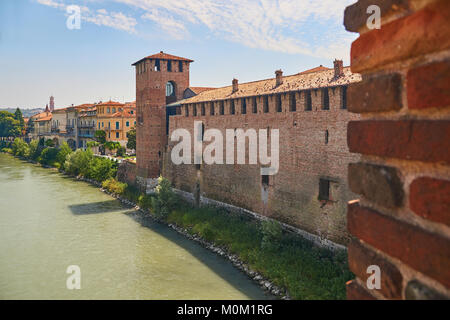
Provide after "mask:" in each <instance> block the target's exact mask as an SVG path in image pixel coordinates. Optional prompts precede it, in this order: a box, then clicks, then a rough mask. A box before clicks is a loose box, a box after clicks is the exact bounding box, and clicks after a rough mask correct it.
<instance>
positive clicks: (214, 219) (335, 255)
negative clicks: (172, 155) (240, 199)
mask: <svg viewBox="0 0 450 320" xmlns="http://www.w3.org/2000/svg"><path fill="white" fill-rule="evenodd" d="M36 144H37V143H36V142H34V143H33V142H32V143H30V145H28V144H26V145H25V144H23V143H22V142H21V141H16V142H15V144H13V145H11V146H5V147H4V150H3V151H6V152H9V153H12V154H13V155H15V156H17V157H20V158H22V159H24V158H25V159H29V160H32V161H37V162H39V163H41V164H43V165H51V166H54V167H57V168H59V169H60V170H61V171H62V172H64V173H66V174H69V175H72V176H82V177H84V178H87V179H92V180H95V181H97V182H101V183H102V187H103V188H105V189H107V190H108V191H109V192H112V193H114V194H117V195H120V196H121V197H122V198H126V199H128V200H130V201H132V202H133V203H136V204H138V205H139V206H140V207H141V208H143V209H148V210H149V212H150V213H151V214H152V215H154V216H155V217H157V218H158V219H160V220H162V221H164V222H166V223H170V224H175V225H177V226H179V227H182V228H184V229H187V231H188V232H189V233H190V234H197V235H199V236H200V237H202V238H203V239H205V240H207V241H209V242H212V243H214V244H215V245H216V246H220V247H221V248H223V249H225V250H226V251H227V252H229V253H231V254H234V255H237V256H238V257H239V259H240V260H241V261H242V262H244V263H246V264H247V265H248V266H249V267H250V268H251V269H252V270H254V271H256V272H258V273H260V274H261V275H263V276H264V277H265V278H267V279H269V280H270V281H271V282H272V283H273V284H275V285H276V286H278V287H282V288H285V289H287V290H288V292H289V294H290V296H291V298H293V299H345V282H346V281H348V280H350V279H352V278H353V275H352V274H351V272H350V271H349V269H348V265H347V257H346V252H343V251H338V252H332V251H329V250H327V249H323V248H319V247H317V246H315V245H313V244H312V243H311V242H310V241H308V240H305V239H303V238H301V237H300V236H297V235H293V234H290V233H285V232H283V231H282V229H281V226H280V225H279V224H278V223H272V222H259V221H256V220H254V219H252V218H250V217H247V216H243V215H238V214H233V213H229V212H227V211H225V210H224V209H218V208H213V207H204V208H194V207H192V206H191V205H190V204H189V203H187V202H185V201H183V200H181V199H180V198H178V197H177V196H176V195H175V194H174V192H173V190H172V189H171V187H170V183H169V182H168V181H167V180H166V179H163V178H160V180H159V185H158V187H157V190H156V194H155V195H154V196H149V195H144V194H142V193H140V192H139V190H138V189H136V188H135V187H133V186H129V185H127V184H126V183H122V182H119V181H117V180H116V179H115V176H116V171H117V165H116V164H115V163H114V161H111V160H108V159H104V158H97V157H95V156H93V155H92V152H90V150H88V151H82V150H77V151H76V152H72V151H71V150H70V149H69V150H68V149H67V148H66V147H65V146H64V147H61V148H53V147H51V146H45V144H44V145H37V146H36ZM0 149H1V148H0ZM44 150H48V151H44Z"/></svg>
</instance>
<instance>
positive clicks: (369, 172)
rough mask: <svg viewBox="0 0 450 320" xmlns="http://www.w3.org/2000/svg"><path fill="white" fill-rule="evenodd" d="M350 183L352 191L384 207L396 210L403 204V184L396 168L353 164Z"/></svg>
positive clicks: (349, 170)
mask: <svg viewBox="0 0 450 320" xmlns="http://www.w3.org/2000/svg"><path fill="white" fill-rule="evenodd" d="M348 183H349V186H350V190H352V191H353V192H355V193H358V194H361V195H363V196H364V197H365V198H366V199H368V200H371V201H373V202H375V203H378V204H380V205H382V206H384V207H388V208H395V207H400V206H401V205H402V204H403V197H404V192H403V184H402V181H401V180H400V177H399V172H398V170H397V169H396V168H393V167H388V166H379V165H372V164H367V163H351V164H349V168H348Z"/></svg>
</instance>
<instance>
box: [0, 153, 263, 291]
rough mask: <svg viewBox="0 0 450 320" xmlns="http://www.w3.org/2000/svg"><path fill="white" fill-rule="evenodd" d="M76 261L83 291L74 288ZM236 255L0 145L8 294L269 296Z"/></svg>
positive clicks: (1, 242) (2, 283)
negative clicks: (232, 258) (71, 269)
mask: <svg viewBox="0 0 450 320" xmlns="http://www.w3.org/2000/svg"><path fill="white" fill-rule="evenodd" d="M69 265H77V266H79V267H80V270H81V289H79V290H76V289H75V290H69V289H67V287H66V280H67V278H68V277H69V276H70V275H69V274H67V273H66V270H67V267H68V266H69ZM265 298H267V297H266V296H265V295H264V293H263V292H262V290H261V289H260V288H259V287H258V286H257V285H256V284H254V283H253V282H252V281H250V280H249V279H248V278H247V277H246V276H245V275H244V274H243V273H241V272H240V271H238V270H237V269H235V268H234V267H233V266H232V265H231V263H230V262H228V261H227V260H225V259H224V258H222V257H219V256H216V255H215V254H213V253H211V252H210V251H208V250H206V249H204V248H202V247H201V246H200V245H198V244H197V243H194V242H192V241H189V240H187V239H185V238H184V237H183V236H181V235H179V234H177V233H176V232H175V231H173V230H171V229H169V228H168V227H166V226H163V225H160V224H157V223H154V222H151V221H149V220H148V219H145V218H142V217H141V215H140V214H137V213H136V212H135V211H134V210H133V209H131V208H128V207H125V206H123V205H122V204H121V203H120V202H119V201H117V200H115V199H113V198H111V197H110V196H108V195H106V194H104V193H102V192H101V191H100V190H99V189H98V188H96V187H94V186H92V185H89V184H87V183H84V182H79V181H76V180H74V179H72V178H69V177H66V176H64V175H61V174H59V173H57V172H56V171H54V170H49V169H44V168H41V167H39V166H37V165H33V164H29V163H26V162H24V161H21V160H18V159H15V158H13V157H12V156H10V155H7V154H2V153H0V299H265Z"/></svg>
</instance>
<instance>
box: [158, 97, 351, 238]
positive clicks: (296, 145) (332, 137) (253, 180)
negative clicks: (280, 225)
mask: <svg viewBox="0 0 450 320" xmlns="http://www.w3.org/2000/svg"><path fill="white" fill-rule="evenodd" d="M329 97H330V110H322V99H321V92H320V91H317V92H313V93H312V110H311V111H305V110H304V108H303V106H304V103H305V102H304V99H305V94H304V93H303V92H298V93H297V94H296V98H297V99H298V103H297V110H296V111H295V112H294V111H289V95H282V110H283V111H282V112H276V108H275V96H271V97H269V113H264V112H263V98H262V97H257V110H258V113H257V114H253V113H252V112H251V105H252V104H251V99H248V100H247V114H241V101H240V100H237V101H235V110H236V114H234V115H230V114H229V108H230V104H229V101H225V115H218V114H216V115H214V116H211V115H210V113H209V112H208V111H209V108H208V107H209V106H207V110H206V111H207V112H206V115H205V116H201V115H200V113H198V115H197V116H196V117H194V116H192V114H193V113H192V110H193V109H192V108H193V106H189V107H190V108H191V110H190V112H189V115H190V116H189V117H186V116H185V114H182V115H180V116H173V117H171V118H170V128H169V136H170V134H171V133H172V132H173V130H174V129H177V128H185V129H187V130H188V131H189V132H191V135H192V134H193V125H194V121H195V120H202V121H204V124H205V130H207V129H209V128H216V129H219V130H220V131H221V132H222V135H223V136H224V137H225V129H227V128H228V129H234V128H243V129H244V130H247V129H248V128H253V129H256V130H259V129H267V128H270V129H279V132H280V138H279V142H280V157H279V159H280V168H279V171H278V173H277V174H276V175H274V176H271V177H270V178H269V187H268V188H267V189H266V190H263V189H264V187H263V185H262V181H261V174H260V165H248V164H246V165H206V164H202V166H201V169H200V170H199V172H198V171H197V170H196V168H195V165H173V164H172V163H171V161H170V160H169V159H170V151H171V148H172V147H173V145H174V144H173V143H172V144H171V143H169V148H168V152H167V153H166V155H165V162H164V175H165V176H167V177H168V178H169V179H170V180H171V181H172V182H173V183H174V185H175V186H176V187H178V188H181V189H183V190H185V191H191V192H192V191H193V190H194V188H195V186H196V183H197V182H198V183H199V184H200V189H201V192H202V194H203V195H205V196H206V197H208V198H212V199H214V200H218V201H222V202H226V203H230V204H233V205H236V206H239V207H243V208H246V209H249V210H252V211H254V212H257V213H260V214H262V215H265V216H270V217H272V218H276V219H278V220H280V221H283V222H285V223H288V224H290V225H293V226H296V227H298V228H301V229H303V230H306V231H308V232H310V233H313V234H316V235H320V236H321V237H323V238H325V239H328V240H331V241H334V242H338V243H344V244H345V243H346V242H347V239H348V235H347V232H346V219H345V210H346V202H347V201H348V200H350V199H353V198H354V197H355V195H354V194H353V193H351V192H350V190H349V189H348V186H347V182H346V180H347V166H348V163H349V162H354V161H358V159H359V156H358V155H353V156H352V155H350V154H349V152H348V149H347V147H346V126H347V123H348V121H349V120H351V119H359V115H358V114H352V113H349V112H348V111H347V110H344V109H342V108H341V100H340V99H341V88H335V89H334V90H333V89H329ZM326 130H328V132H329V142H328V143H326V142H325V135H326ZM206 145H208V143H207V142H205V143H204V147H205V146H206ZM224 154H225V151H224ZM247 162H248V159H247ZM198 177H200V178H198ZM320 178H329V179H331V180H332V181H333V182H332V183H331V186H330V193H331V194H330V195H331V198H332V199H331V200H330V201H322V200H319V199H318V196H319V180H320Z"/></svg>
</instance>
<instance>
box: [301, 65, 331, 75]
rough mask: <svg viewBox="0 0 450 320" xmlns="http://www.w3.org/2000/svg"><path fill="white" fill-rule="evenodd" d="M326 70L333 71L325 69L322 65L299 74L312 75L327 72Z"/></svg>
mask: <svg viewBox="0 0 450 320" xmlns="http://www.w3.org/2000/svg"><path fill="white" fill-rule="evenodd" d="M326 70H331V69H330V68H327V67H324V66H323V65H320V66H318V67H315V68H312V69H308V70H305V71H302V72H300V73H298V74H307V73H311V72H317V71H326Z"/></svg>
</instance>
